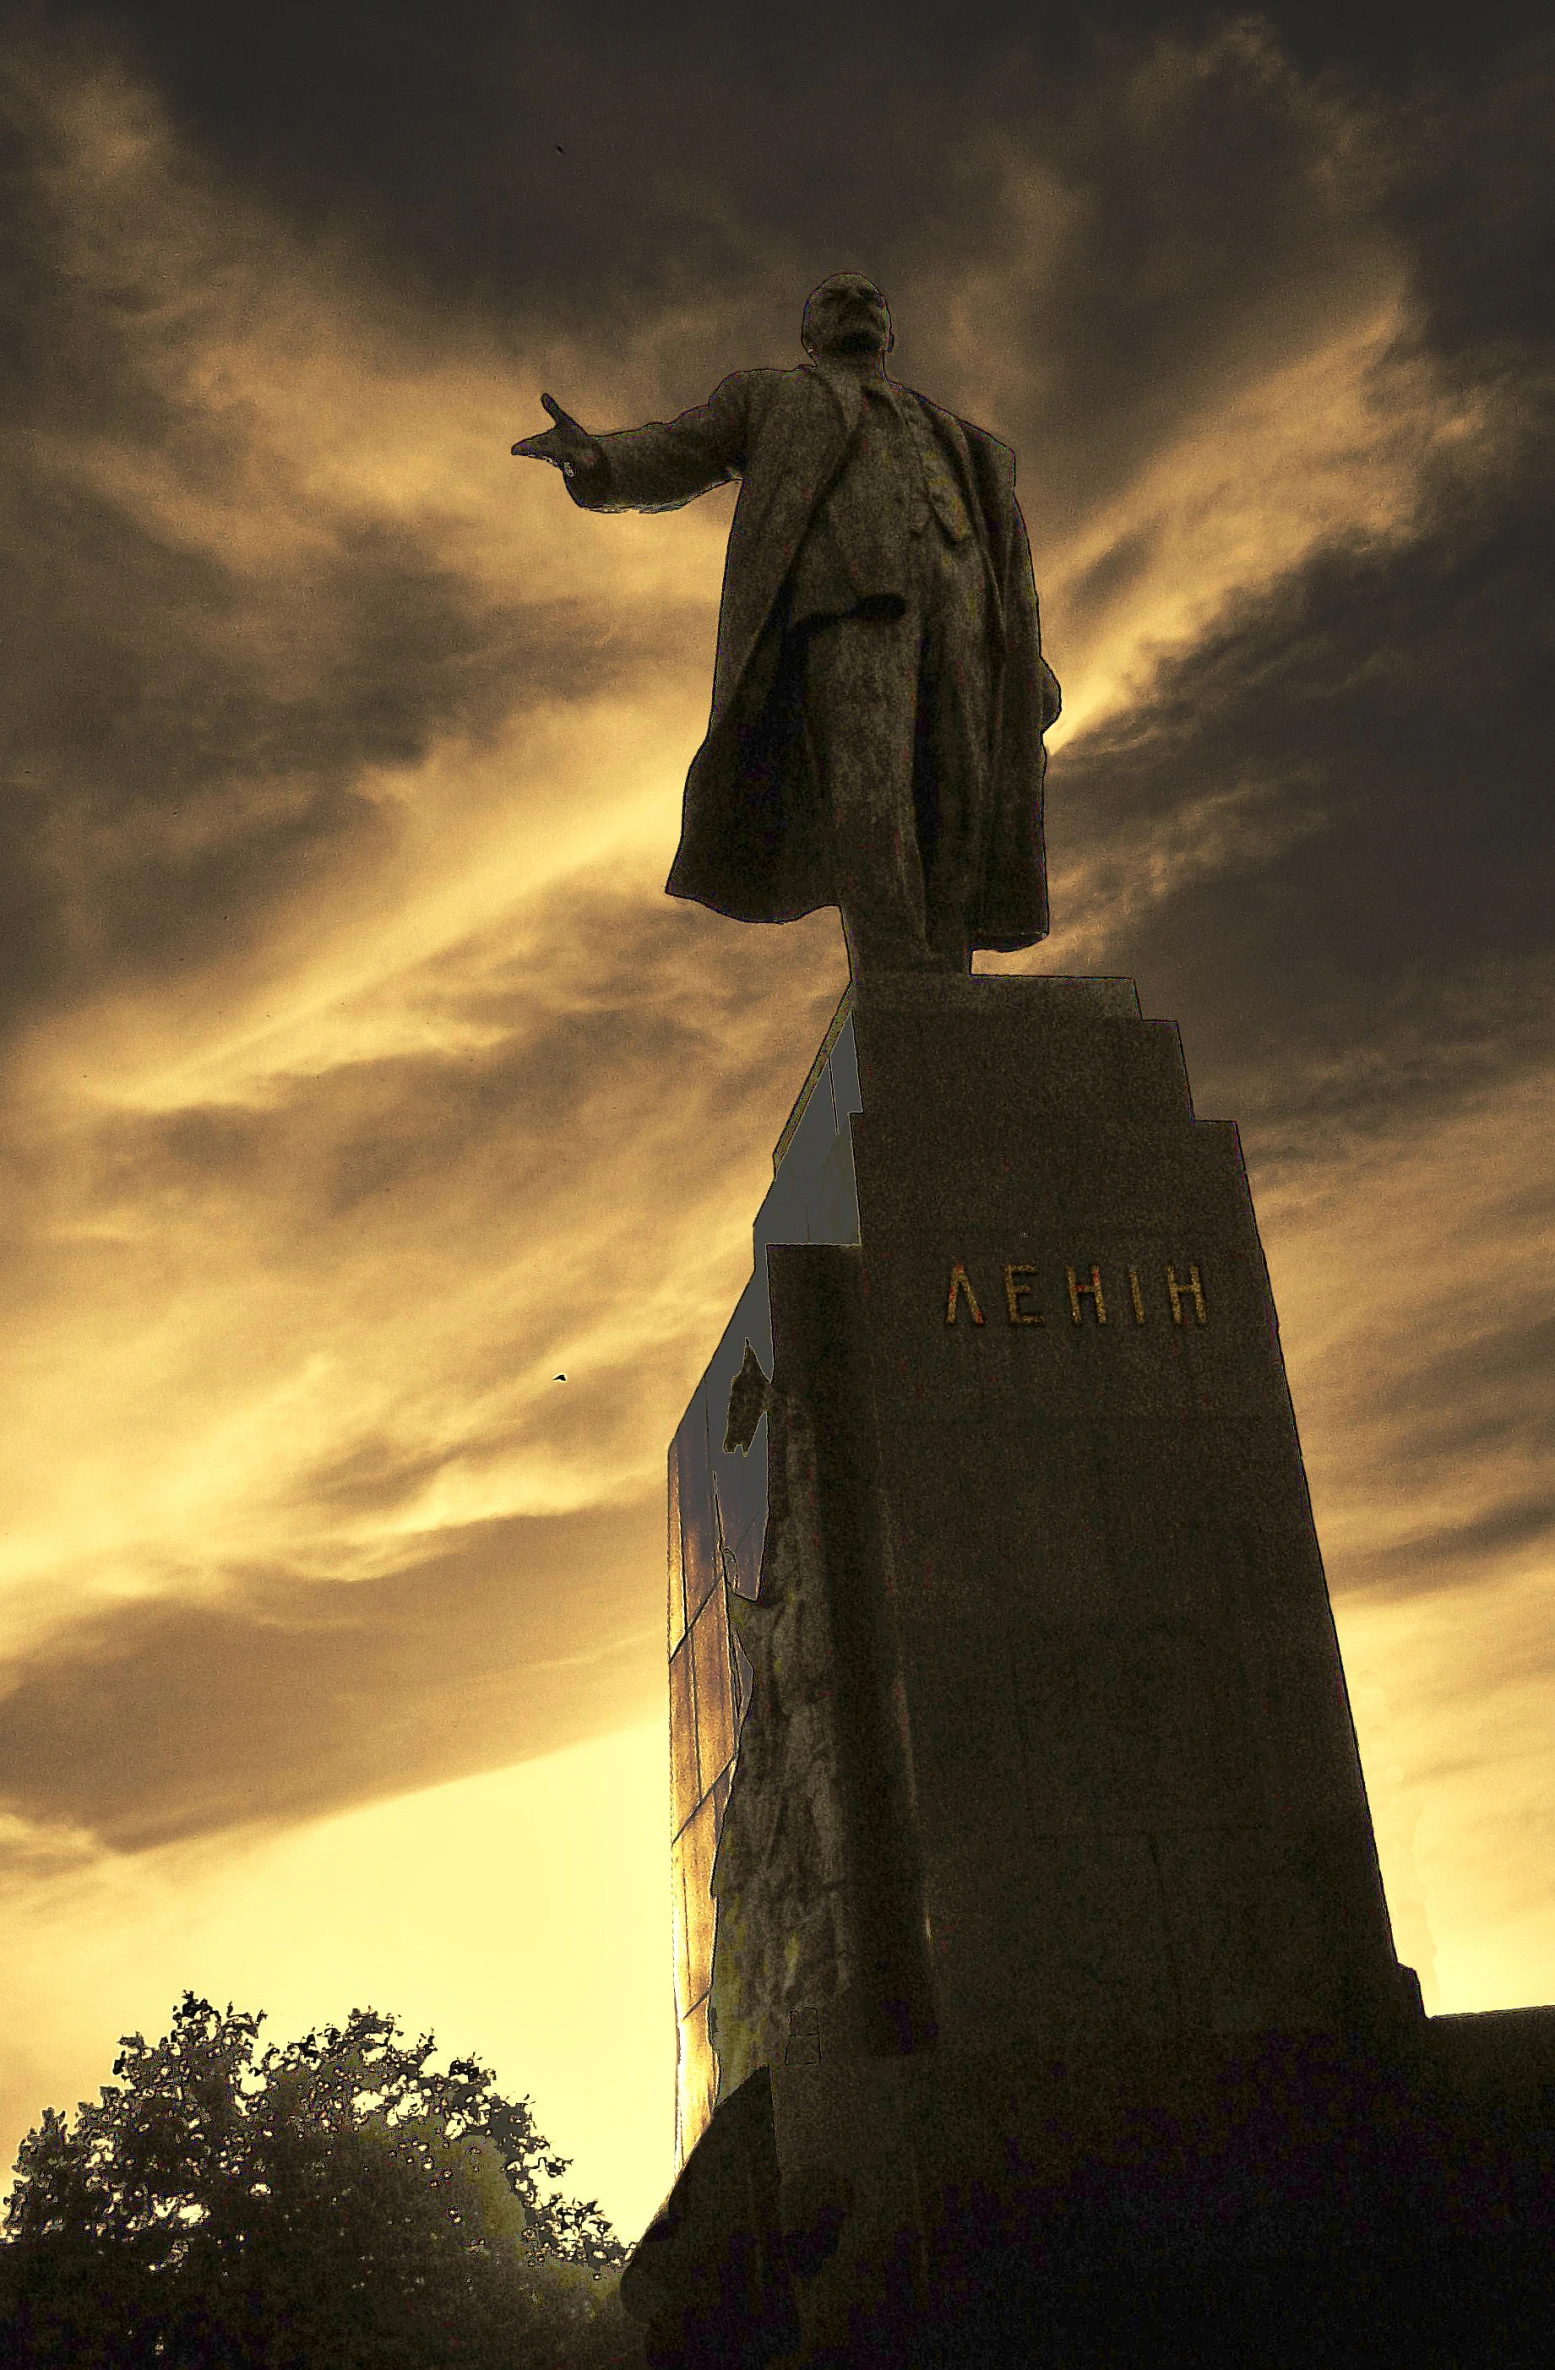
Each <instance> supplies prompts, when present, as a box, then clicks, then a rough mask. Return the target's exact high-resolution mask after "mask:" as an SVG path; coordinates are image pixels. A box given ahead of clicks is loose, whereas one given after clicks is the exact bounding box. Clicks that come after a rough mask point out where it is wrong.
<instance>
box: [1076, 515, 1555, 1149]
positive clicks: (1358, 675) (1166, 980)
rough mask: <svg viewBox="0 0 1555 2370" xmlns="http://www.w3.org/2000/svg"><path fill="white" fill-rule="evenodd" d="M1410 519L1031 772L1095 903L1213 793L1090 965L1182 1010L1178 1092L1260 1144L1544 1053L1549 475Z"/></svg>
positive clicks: (1230, 630)
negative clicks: (1173, 866) (1157, 886)
mask: <svg viewBox="0 0 1555 2370" xmlns="http://www.w3.org/2000/svg"><path fill="white" fill-rule="evenodd" d="M1432 508H1433V515H1430V516H1429V517H1428V520H1427V522H1426V523H1425V524H1424V525H1423V526H1422V528H1421V529H1420V531H1419V532H1418V533H1416V534H1414V535H1412V536H1409V537H1408V538H1407V539H1405V540H1404V541H1403V542H1401V543H1390V542H1383V543H1373V544H1372V545H1370V546H1367V545H1364V544H1355V545H1347V546H1340V547H1337V548H1331V549H1328V550H1324V551H1322V552H1320V553H1318V554H1317V555H1316V556H1314V557H1313V558H1312V559H1310V560H1309V561H1308V562H1307V563H1306V564H1305V565H1303V566H1302V567H1301V568H1299V569H1298V570H1296V571H1294V572H1293V573H1292V574H1291V575H1289V576H1288V577H1286V578H1284V579H1283V580H1281V581H1280V582H1279V583H1278V584H1277V585H1276V586H1275V587H1274V588H1273V589H1272V590H1271V591H1270V592H1269V593H1268V594H1267V595H1266V596H1264V597H1262V598H1260V599H1258V600H1257V601H1255V602H1250V603H1247V604H1244V605H1239V606H1238V607H1237V609H1236V610H1235V611H1234V612H1233V614H1232V615H1231V616H1229V617H1228V618H1226V619H1224V620H1223V621H1222V622H1221V623H1220V625H1219V626H1218V627H1217V628H1216V629H1215V630H1214V631H1213V632H1211V633H1209V634H1207V635H1206V636H1205V638H1204V639H1203V640H1202V641H1201V642H1200V643H1199V644H1198V645H1197V646H1196V647H1195V648H1193V649H1192V650H1190V651H1188V652H1187V653H1185V654H1184V655H1182V656H1180V657H1178V658H1176V659H1174V660H1173V661H1172V662H1171V663H1169V664H1167V665H1165V666H1164V667H1163V668H1162V669H1161V670H1160V672H1159V674H1158V676H1157V678H1156V680H1155V682H1154V684H1153V686H1152V687H1151V689H1150V690H1149V692H1148V693H1147V694H1145V695H1144V696H1143V697H1141V698H1140V699H1139V701H1138V702H1137V703H1136V704H1135V705H1134V706H1132V707H1131V708H1130V709H1128V710H1127V711H1126V712H1125V713H1124V714H1123V715H1121V716H1120V717H1119V718H1117V719H1116V720H1115V721H1114V722H1112V723H1110V724H1108V725H1106V726H1104V727H1103V728H1101V729H1100V730H1098V731H1096V732H1094V733H1092V734H1090V735H1088V736H1085V737H1083V738H1081V739H1080V740H1079V741H1077V742H1076V743H1074V744H1073V745H1072V746H1071V747H1070V748H1069V749H1068V750H1066V751H1065V753H1064V755H1063V757H1062V758H1061V759H1060V760H1059V761H1058V762H1057V763H1056V764H1055V766H1054V769H1053V781H1052V826H1051V829H1052V843H1053V848H1054V853H1055V857H1056V858H1057V859H1058V860H1059V862H1060V863H1072V864H1074V865H1076V866H1077V867H1080V868H1083V871H1084V876H1085V877H1086V878H1087V879H1088V880H1089V881H1091V882H1092V883H1093V884H1095V885H1096V886H1097V887H1098V888H1099V889H1100V890H1101V892H1102V901H1103V904H1104V905H1106V904H1108V903H1111V902H1112V901H1113V898H1114V897H1115V898H1116V900H1117V902H1118V903H1119V904H1120V905H1125V906H1126V904H1127V901H1128V888H1129V884H1130V882H1131V881H1132V880H1137V879H1138V878H1139V877H1140V875H1141V874H1142V872H1143V871H1144V869H1145V863H1146V858H1147V856H1148V853H1149V848H1150V843H1151V840H1152V836H1153V835H1155V834H1158V833H1160V832H1161V831H1162V830H1163V829H1168V830H1169V828H1170V824H1171V819H1172V818H1173V817H1174V816H1176V815H1178V814H1180V813H1181V812H1182V810H1184V809H1187V808H1191V807H1192V806H1194V805H1195V804H1201V805H1204V806H1206V807H1213V805H1214V802H1215V801H1217V800H1219V801H1220V802H1221V810H1220V811H1221V814H1222V816H1223V820H1221V821H1213V822H1211V823H1210V824H1208V825H1207V826H1206V837H1207V842H1208V844H1207V846H1206V847H1205V848H1204V849H1202V850H1201V851H1200V853H1199V855H1198V858H1197V860H1196V861H1194V862H1186V861H1185V862H1183V863H1182V865H1181V867H1180V871H1179V874H1178V877H1177V878H1176V880H1175V881H1173V880H1172V878H1171V874H1170V871H1168V875H1167V878H1166V883H1165V885H1164V886H1163V892H1162V893H1161V894H1160V895H1159V896H1157V897H1156V899H1155V900H1154V901H1153V902H1151V903H1150V904H1148V905H1147V906H1146V907H1145V908H1144V910H1143V911H1141V912H1140V913H1139V914H1138V915H1137V917H1136V918H1134V919H1133V920H1131V921H1129V922H1128V923H1126V924H1125V925H1124V926H1123V927H1122V928H1121V929H1120V930H1118V931H1117V932H1115V933H1114V934H1113V935H1112V936H1111V937H1110V938H1109V940H1108V943H1107V945H1106V948H1105V955H1106V960H1107V964H1108V966H1109V967H1115V968H1119V969H1124V970H1129V971H1133V972H1136V973H1137V974H1138V975H1139V977H1140V978H1141V980H1142V981H1143V982H1145V983H1146V986H1147V990H1148V994H1149V997H1150V1000H1151V1002H1152V1005H1153V1006H1154V1008H1155V1009H1158V1010H1165V1011H1171V1012H1173V1013H1175V1014H1177V1015H1178V1016H1179V1017H1180V1018H1181V1019H1182V1021H1183V1024H1184V1028H1185V1031H1186V1033H1187V1037H1188V1042H1189V1045H1190V1052H1191V1055H1192V1057H1193V1059H1194V1062H1195V1070H1196V1075H1197V1077H1198V1080H1199V1084H1200V1089H1201V1099H1202V1095H1203V1093H1204V1092H1205V1091H1208V1092H1209V1094H1210V1095H1211V1097H1212V1099H1213V1100H1214V1101H1215V1102H1216V1103H1217V1105H1218V1107H1221V1108H1226V1107H1229V1108H1233V1109H1240V1110H1243V1111H1244V1112H1248V1111H1249V1110H1250V1112H1251V1115H1252V1116H1254V1117H1256V1114H1257V1112H1258V1111H1259V1110H1262V1111H1264V1112H1266V1113H1267V1114H1268V1116H1269V1119H1270V1121H1271V1122H1275V1121H1279V1122H1280V1123H1281V1124H1283V1125H1284V1126H1285V1129H1286V1132H1285V1136H1284V1145H1285V1148H1287V1149H1296V1148H1297V1147H1298V1145H1299V1135H1300V1129H1301V1127H1302V1126H1303V1125H1304V1124H1309V1123H1310V1122H1312V1121H1313V1120H1314V1119H1316V1118H1318V1117H1320V1116H1322V1115H1323V1112H1322V1107H1321V1106H1322V1098H1324V1097H1327V1098H1331V1099H1336V1105H1337V1108H1339V1109H1340V1110H1341V1111H1342V1115H1343V1116H1344V1117H1345V1118H1346V1120H1347V1121H1349V1122H1363V1121H1364V1120H1366V1118H1367V1117H1368V1116H1369V1118H1370V1120H1371V1121H1372V1122H1373V1123H1375V1124H1391V1123H1392V1122H1394V1121H1396V1120H1397V1119H1398V1118H1399V1117H1400V1116H1401V1115H1402V1112H1403V1110H1404V1109H1405V1108H1407V1107H1413V1108H1416V1109H1418V1108H1419V1107H1421V1106H1422V1104H1424V1105H1427V1106H1428V1105H1429V1104H1430V1103H1431V1102H1433V1101H1435V1100H1438V1099H1440V1098H1441V1097H1442V1096H1443V1094H1444V1093H1447V1094H1449V1095H1450V1094H1451V1093H1452V1092H1453V1091H1454V1090H1456V1091H1463V1090H1464V1089H1465V1088H1466V1087H1470V1086H1473V1085H1476V1084H1483V1083H1484V1082H1485V1080H1486V1079H1487V1078H1488V1077H1494V1076H1496V1075H1497V1074H1507V1073H1510V1072H1514V1071H1515V1070H1516V1069H1517V1068H1518V1067H1519V1066H1521V1065H1522V1064H1523V1063H1526V1062H1527V1061H1528V1060H1529V1059H1530V1058H1532V1057H1534V1056H1538V1055H1547V1054H1548V1052H1549V1050H1550V1033H1551V1016H1550V1009H1549V1004H1548V986H1549V981H1550V978H1551V974H1552V970H1555V925H1552V919H1551V916H1552V913H1555V817H1552V811H1551V806H1550V801H1549V798H1548V795H1547V789H1546V784H1547V779H1548V761H1549V725H1548V717H1547V714H1546V703H1545V698H1544V694H1543V693H1542V691H1541V689H1540V686H1541V685H1543V684H1547V683H1548V682H1549V681H1550V680H1552V679H1555V625H1552V618H1555V562H1552V554H1555V483H1551V482H1550V479H1549V476H1548V473H1547V472H1545V473H1543V474H1542V475H1540V476H1534V475H1531V474H1530V472H1529V471H1528V470H1527V469H1526V468H1519V469H1518V470H1516V471H1508V472H1507V473H1505V474H1504V475H1501V476H1499V477H1498V478H1497V479H1495V480H1493V481H1492V480H1487V479H1484V478H1480V479H1478V480H1477V481H1476V483H1475V485H1474V486H1473V488H1472V490H1471V491H1467V490H1465V489H1463V488H1461V487H1458V488H1443V489H1442V490H1441V492H1440V494H1439V497H1438V499H1437V501H1436V502H1435V504H1434V505H1433V506H1432ZM1320 1079H1321V1084H1319V1083H1318V1081H1319V1080H1320ZM1313 1097H1316V1098H1318V1106H1317V1108H1314V1107H1313V1102H1312V1099H1311V1098H1313ZM1282 1103H1284V1104H1285V1106H1286V1108H1285V1110H1284V1112H1283V1113H1281V1108H1280V1107H1281V1104H1282ZM1334 1107H1335V1104H1334V1101H1333V1100H1331V1107H1330V1110H1329V1113H1328V1115H1329V1116H1333V1109H1334Z"/></svg>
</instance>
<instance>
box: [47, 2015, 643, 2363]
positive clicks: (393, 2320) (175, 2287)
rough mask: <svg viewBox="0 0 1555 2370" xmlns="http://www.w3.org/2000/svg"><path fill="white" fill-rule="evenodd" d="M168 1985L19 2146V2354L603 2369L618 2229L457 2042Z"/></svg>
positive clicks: (619, 2351) (621, 2345)
mask: <svg viewBox="0 0 1555 2370" xmlns="http://www.w3.org/2000/svg"><path fill="white" fill-rule="evenodd" d="M262 2021H263V2019H262V2018H261V2017H260V2016H257V2015H247V2014H243V2013H240V2012H239V2011H237V2010H235V2009H233V2008H232V2007H230V2006H229V2007H228V2008H227V2009H226V2011H225V2013H220V2012H218V2011H217V2010H216V2009H215V2008H214V2007H213V2006H212V2005H211V2004H210V2002H209V2001H207V2000H201V1999H197V1998H196V1997H195V1996H194V1994H193V1993H192V1992H186V1993H185V1995H184V1997H183V2000H182V2001H181V2003H180V2005H179V2007H178V2009H177V2011H176V2012H175V2014H174V2017H173V2023H172V2029H171V2030H170V2031H169V2033H168V2034H167V2036H166V2038H165V2039H163V2040H161V2041H158V2042H156V2043H155V2044H148V2043H147V2041H146V2040H145V2039H144V2037H143V2036H142V2035H141V2034H139V2033H135V2034H130V2035H127V2036H126V2037H125V2039H124V2041H123V2044H122V2048H121V2054H120V2055H119V2057H118V2058H117V2059H116V2060H115V2062H114V2069H113V2070H114V2075H115V2080H114V2081H113V2082H112V2083H109V2084H107V2085H105V2087H104V2089H103V2091H102V2093H101V2095H100V2098H99V2100H98V2102H97V2103H96V2104H95V2105H92V2104H86V2105H83V2106H81V2107H80V2108H79V2109H78V2110H77V2112H76V2115H75V2117H74V2118H73V2119H67V2118H66V2117H65V2116H64V2115H62V2114H60V2113H59V2112H57V2111H56V2110H55V2109H53V2108H50V2109H48V2110H47V2111H46V2112H45V2114H44V2117H43V2121H42V2123H41V2124H40V2125H39V2126H38V2128H37V2129H36V2130H34V2131H32V2132H30V2133H29V2134H28V2136H27V2138H26V2139H25V2140H24V2141H23V2143H22V2148H21V2152H20V2155H19V2156H18V2159H17V2168H16V2170H17V2179H16V2185H15V2188H14V2189H13V2191H12V2194H11V2197H10V2200H9V2203H8V2205H7V2207H6V2212H5V2222H4V2231H5V2238H4V2244H3V2245H0V2359H3V2360H4V2361H5V2362H6V2363H7V2364H8V2365H15V2370H99V2366H100V2370H142V2365H145V2366H146V2370H151V2366H153V2365H155V2370H326V2365H327V2370H401V2366H403V2370H445V2366H446V2370H454V2366H455V2365H458V2366H459V2370H564V2366H565V2370H570V2366H571V2365H574V2364H576V2365H579V2366H580V2370H603V2366H604V2365H606V2364H609V2363H613V2362H618V2361H622V2360H629V2359H631V2358H633V2350H634V2341H633V2337H632V2333H631V2326H630V2324H629V2323H628V2322H627V2320H626V2319H625V2316H624V2315H623V2314H622V2312H621V2310H620V2306H619V2304H618V2302H617V2300H616V2296H615V2284H616V2283H615V2280H614V2278H613V2277H612V2276H610V2275H611V2274H612V2273H613V2272H615V2271H616V2270H617V2269H618V2268H619V2266H620V2265H621V2263H622V2262H623V2261H624V2260H625V2255H626V2250H625V2248H624V2247H623V2246H622V2245H621V2244H620V2242H619V2240H618V2239H617V2238H616V2237H615V2234H614V2232H613V2231H612V2230H611V2228H610V2225H609V2223H608V2222H607V2221H606V2220H605V2218H604V2216H603V2215H602V2214H601V2213H600V2211H599V2208H598V2205H597V2204H596V2203H594V2202H593V2201H590V2202H588V2203H586V2204H582V2203H579V2202H577V2201H576V2200H574V2199H571V2198H568V2197H565V2196H564V2195H562V2194H561V2192H560V2191H559V2190H558V2189H557V2188H556V2186H555V2184H556V2183H558V2182H559V2181H560V2179H561V2177H562V2175H563V2174H564V2173H565V2172H566V2171H567V2169H568V2164H567V2159H566V2158H564V2157H560V2156H557V2155H555V2154H554V2153H553V2152H552V2150H551V2148H550V2145H549V2143H548V2142H547V2141H546V2140H545V2139H544V2138H543V2137H542V2135H541V2134H540V2133H539V2132H538V2131H537V2130H536V2128H535V2124H534V2120H533V2117H532V2116H531V2114H530V2110H529V2102H528V2101H527V2099H524V2100H520V2101H518V2102H516V2103H515V2102H514V2101H512V2100H510V2099H507V2098H504V2097H503V2096H502V2095H501V2093H500V2092H499V2091H498V2090H497V2088H496V2083H495V2078H494V2076H493V2075H492V2074H491V2073H490V2072H489V2071H488V2070H487V2069H486V2068H485V2067H483V2066H482V2065H480V2064H479V2062H478V2061H477V2060H476V2059H474V2058H456V2059H454V2060H453V2061H452V2063H451V2064H450V2065H449V2066H448V2068H447V2070H446V2072H442V2073H437V2072H433V2071H432V2070H430V2060H431V2058H432V2057H433V2055H434V2052H435V2046H436V2045H435V2043H434V2041H433V2039H432V2036H431V2035H430V2034H423V2035H422V2036H421V2037H420V2038H419V2039H418V2040H416V2041H415V2042H414V2043H409V2042H407V2041H406V2040H405V2039H404V2038H403V2037H402V2035H401V2032H400V2028H399V2025H398V2023H397V2022H396V2020H395V2019H394V2018H393V2017H389V2016H383V2015H380V2014H378V2013H377V2012H376V2011H374V2010H372V2009H361V2008H359V2009H355V2010H353V2012H352V2014H351V2015H350V2017H349V2018H348V2019H347V2021H346V2023H345V2024H344V2026H335V2025H328V2026H326V2027H324V2028H323V2030H322V2031H319V2032H313V2033H309V2034H308V2035H306V2037H305V2038H304V2039H302V2040H300V2041H292V2042H289V2043H287V2044H286V2046H285V2047H284V2048H278V2047H274V2046H272V2047H269V2048H267V2049H265V2050H264V2051H263V2052H262V2053H261V2052H260V2051H259V2048H258V2035H259V2027H260V2025H261V2023H262Z"/></svg>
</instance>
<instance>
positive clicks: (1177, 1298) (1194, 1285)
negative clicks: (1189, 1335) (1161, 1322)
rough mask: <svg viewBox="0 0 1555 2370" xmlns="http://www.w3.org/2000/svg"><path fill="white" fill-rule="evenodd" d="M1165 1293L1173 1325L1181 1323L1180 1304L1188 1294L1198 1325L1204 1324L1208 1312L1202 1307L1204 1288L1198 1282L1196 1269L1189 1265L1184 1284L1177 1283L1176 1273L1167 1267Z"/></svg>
mask: <svg viewBox="0 0 1555 2370" xmlns="http://www.w3.org/2000/svg"><path fill="white" fill-rule="evenodd" d="M1166 1291H1167V1297H1168V1298H1169V1300H1170V1301H1171V1304H1172V1323H1173V1324H1174V1325H1180V1324H1181V1323H1182V1304H1183V1302H1184V1301H1185V1300H1186V1299H1187V1298H1188V1297H1189V1295H1190V1294H1191V1295H1192V1298H1193V1306H1194V1309H1195V1311H1196V1313H1197V1316H1198V1320H1199V1323H1200V1324H1201V1325H1202V1324H1204V1323H1205V1322H1206V1320H1207V1318H1208V1315H1209V1311H1208V1310H1207V1309H1206V1308H1205V1306H1204V1287H1203V1285H1202V1284H1201V1283H1200V1282H1199V1271H1198V1269H1197V1268H1196V1267H1194V1266H1192V1265H1191V1264H1190V1266H1189V1269H1188V1281H1187V1282H1186V1283H1185V1284H1179V1283H1178V1281H1177V1276H1176V1271H1175V1270H1174V1269H1173V1268H1170V1267H1169V1268H1168V1269H1167V1271H1166Z"/></svg>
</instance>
